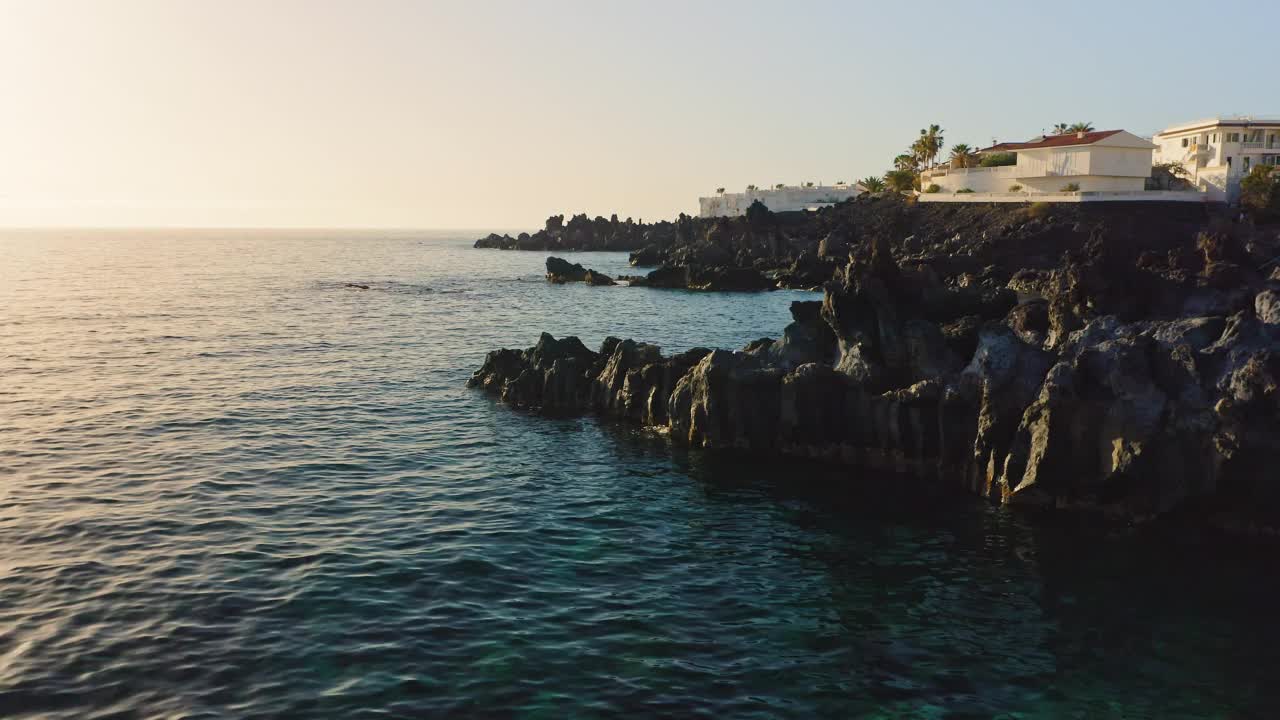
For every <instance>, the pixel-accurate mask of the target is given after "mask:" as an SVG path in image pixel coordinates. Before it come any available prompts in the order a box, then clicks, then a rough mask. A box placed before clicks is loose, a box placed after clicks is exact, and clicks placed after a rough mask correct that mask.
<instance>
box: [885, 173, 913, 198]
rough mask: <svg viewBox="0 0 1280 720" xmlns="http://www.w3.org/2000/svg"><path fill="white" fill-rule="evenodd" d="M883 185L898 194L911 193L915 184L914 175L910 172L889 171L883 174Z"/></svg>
mask: <svg viewBox="0 0 1280 720" xmlns="http://www.w3.org/2000/svg"><path fill="white" fill-rule="evenodd" d="M884 184H885V185H886V186H887V187H888V188H889V189H890V190H892V191H894V192H898V193H908V192H911V190H912V188H914V187H915V184H916V174H915V173H913V172H911V171H910V170H890V171H889V172H887V173H885V174H884Z"/></svg>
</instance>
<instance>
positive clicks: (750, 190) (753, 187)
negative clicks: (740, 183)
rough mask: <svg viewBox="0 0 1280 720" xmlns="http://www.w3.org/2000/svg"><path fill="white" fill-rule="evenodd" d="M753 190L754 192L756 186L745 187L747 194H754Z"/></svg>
mask: <svg viewBox="0 0 1280 720" xmlns="http://www.w3.org/2000/svg"><path fill="white" fill-rule="evenodd" d="M755 190H756V186H755V185H748V186H747V192H755Z"/></svg>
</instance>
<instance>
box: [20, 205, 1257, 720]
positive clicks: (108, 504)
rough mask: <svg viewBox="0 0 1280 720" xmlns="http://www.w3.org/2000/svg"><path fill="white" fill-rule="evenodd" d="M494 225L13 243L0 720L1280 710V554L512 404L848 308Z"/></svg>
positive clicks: (34, 237) (25, 238)
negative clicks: (801, 307)
mask: <svg viewBox="0 0 1280 720" xmlns="http://www.w3.org/2000/svg"><path fill="white" fill-rule="evenodd" d="M473 236H475V234H474V233H466V234H465V237H463V236H460V235H458V234H448V233H325V232H293V233H279V232H276V233H254V232H247V231H240V232H174V231H169V232H160V231H149V232H125V231H116V232H109V233H85V232H44V233H8V234H6V235H3V236H0V378H3V382H2V383H0V716H3V717H6V718H99V717H100V718H108V717H110V718H134V717H138V718H142V717H163V718H250V717H252V718H259V717H261V718H271V717H333V718H398V717H404V718H416V717H528V718H544V717H545V718H564V717H616V716H619V715H633V716H634V715H647V716H706V717H717V718H725V717H760V718H766V717H794V718H810V717H841V718H849V717H886V718H888V717H895V718H897V717H903V718H953V719H957V718H989V717H1001V718H1228V717H1233V718H1239V717H1272V716H1274V715H1275V713H1274V712H1273V710H1274V708H1275V707H1277V702H1280V700H1278V699H1280V689H1278V688H1277V687H1276V683H1275V680H1274V679H1275V677H1276V675H1277V669H1278V668H1280V629H1277V624H1276V622H1275V620H1274V617H1275V613H1274V610H1273V607H1272V606H1273V604H1274V602H1273V599H1274V597H1275V592H1274V590H1272V589H1271V587H1272V585H1274V581H1273V580H1272V578H1273V577H1274V574H1275V569H1276V567H1275V563H1274V560H1273V559H1272V557H1273V553H1271V552H1270V551H1269V550H1267V549H1257V550H1244V551H1241V550H1240V549H1238V548H1234V549H1222V548H1221V547H1219V546H1217V545H1215V544H1213V543H1210V542H1207V541H1205V542H1201V541H1200V539H1199V538H1196V537H1183V536H1175V537H1172V538H1171V537H1167V536H1151V535H1148V534H1134V533H1131V532H1119V531H1115V530H1111V531H1102V530H1094V529H1082V528H1071V527H1061V526H1057V525H1054V524H1050V523H1047V522H1045V521H1043V520H1035V519H1030V518H1022V517H1019V516H1017V515H1014V514H1011V513H1009V512H1007V511H1003V510H1000V509H996V508H991V507H989V506H987V505H985V504H983V503H980V502H976V501H971V500H967V499H955V498H951V499H937V498H931V497H930V496H929V495H928V494H927V493H923V492H921V491H918V490H916V489H914V488H913V487H912V486H911V484H910V483H908V482H905V481H901V480H896V479H893V478H886V477H881V476H873V475H865V474H860V473H857V472H851V471H847V470H837V469H831V468H824V467H818V466H810V465H802V464H796V463H771V462H764V461H761V460H759V459H753V458H744V457H735V456H731V455H720V454H708V453H696V452H687V451H682V450H681V449H679V448H674V447H671V446H670V445H669V444H668V443H667V441H666V440H664V439H663V438H661V437H655V436H652V435H648V434H646V433H644V432H641V431H638V430H635V429H633V428H626V427H618V426H613V425H608V424H602V423H599V422H596V421H594V420H591V419H554V420H552V419H543V418H537V417H532V416H529V415H526V414H522V413H519V412H515V411H512V410H509V409H507V408H504V407H502V406H500V405H497V404H496V403H494V402H493V401H492V400H491V399H489V398H487V397H485V396H483V395H481V394H478V393H476V392H473V391H468V390H466V389H465V388H464V387H463V386H464V382H465V380H466V379H467V378H468V377H469V376H470V374H471V372H472V371H473V370H475V369H476V368H477V367H479V365H480V363H481V361H482V359H483V356H484V353H485V352H486V351H487V350H489V349H492V348H497V347H501V346H509V347H525V346H528V345H530V344H532V343H533V342H534V341H535V340H536V338H537V335H538V333H539V332H541V331H543V330H546V331H549V332H552V333H554V334H557V335H561V334H578V335H579V336H580V337H582V338H583V339H584V341H586V342H587V343H588V344H589V345H594V344H597V343H598V342H599V341H600V340H602V339H603V338H604V337H605V336H606V335H610V334H612V335H618V336H622V337H628V336H630V337H635V338H638V339H644V340H648V341H653V342H657V343H659V344H661V345H663V347H664V348H665V349H667V350H681V349H686V348H688V347H692V346H695V345H708V346H718V347H730V348H732V347H738V346H741V345H742V344H744V343H745V342H747V341H748V340H751V339H755V338H757V337H760V336H762V335H776V334H778V332H779V331H780V329H781V328H782V327H783V325H785V323H786V322H787V319H788V312H787V305H788V303H789V301H791V300H794V299H799V298H812V297H815V296H811V295H809V294H806V293H802V292H778V293H766V294H755V295H730V294H690V293H682V292H672V291H662V290H650V289H640V288H636V289H630V288H587V287H584V286H575V285H568V286H551V285H549V284H547V283H546V282H545V281H543V280H542V279H541V273H542V262H543V260H544V258H545V255H543V254H539V253H512V252H506V253H504V252H498V251H480V250H472V249H470V248H469V241H468V238H470V237H473ZM572 259H573V260H575V261H578V262H582V263H583V264H584V265H587V266H589V267H594V268H596V269H599V270H602V271H604V272H606V273H618V272H625V267H626V258H625V256H624V255H621V254H582V255H578V256H574V257H573V258H572ZM349 282H354V283H362V284H368V285H369V286H370V289H369V290H356V289H351V288H348V287H345V284H346V283H349Z"/></svg>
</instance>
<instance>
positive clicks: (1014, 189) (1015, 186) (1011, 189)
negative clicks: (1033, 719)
mask: <svg viewBox="0 0 1280 720" xmlns="http://www.w3.org/2000/svg"><path fill="white" fill-rule="evenodd" d="M1009 192H1022V186H1021V185H1019V184H1017V183H1014V184H1012V185H1010V186H1009Z"/></svg>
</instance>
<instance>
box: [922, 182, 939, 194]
mask: <svg viewBox="0 0 1280 720" xmlns="http://www.w3.org/2000/svg"><path fill="white" fill-rule="evenodd" d="M924 191H925V192H927V193H936V192H942V188H941V187H938V183H930V184H929V187H927V188H925V189H924Z"/></svg>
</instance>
